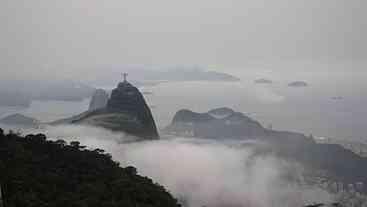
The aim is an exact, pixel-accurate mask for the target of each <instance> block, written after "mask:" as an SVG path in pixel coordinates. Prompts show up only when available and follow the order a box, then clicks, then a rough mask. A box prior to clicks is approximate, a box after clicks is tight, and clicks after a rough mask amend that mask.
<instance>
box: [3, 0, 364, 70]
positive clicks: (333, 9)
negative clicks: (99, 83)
mask: <svg viewBox="0 0 367 207" xmlns="http://www.w3.org/2000/svg"><path fill="white" fill-rule="evenodd" d="M366 11H367V1H366V0H181V1H178V0H146V1H142V0H103V1H102V0H60V1H56V0H33V1H30V0H2V1H0V26H1V35H0V58H1V59H0V72H1V76H2V77H5V76H7V75H9V74H13V75H14V74H16V75H18V76H20V75H23V76H25V77H31V76H34V77H41V76H47V75H57V76H66V77H67V76H74V75H75V76H80V75H85V74H86V73H85V72H86V71H92V68H98V67H100V66H105V65H108V66H123V65H135V64H138V65H198V66H202V67H209V68H215V69H216V70H221V71H226V70H233V69H238V70H240V69H246V66H247V65H248V62H249V61H253V60H256V61H271V60H278V59H282V60H295V59H296V60H313V61H320V60H321V61H326V62H328V61H329V62H333V61H336V60H337V61H352V62H353V61H365V60H366V59H367V41H366V37H367V20H366V19H367V12H366ZM301 69H302V68H301ZM301 69H300V70H301ZM55 71H57V72H55ZM99 72H102V71H101V70H100V71H99ZM103 72H105V71H103ZM66 74H67V75H66ZM93 74H94V73H89V74H88V75H93Z"/></svg>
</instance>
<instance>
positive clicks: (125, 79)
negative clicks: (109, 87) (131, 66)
mask: <svg viewBox="0 0 367 207" xmlns="http://www.w3.org/2000/svg"><path fill="white" fill-rule="evenodd" d="M123 76H124V82H127V76H128V74H127V73H123Z"/></svg>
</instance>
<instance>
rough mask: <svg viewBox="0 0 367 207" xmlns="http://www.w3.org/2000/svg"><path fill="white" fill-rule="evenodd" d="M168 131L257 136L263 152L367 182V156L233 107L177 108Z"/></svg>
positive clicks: (348, 180)
mask: <svg viewBox="0 0 367 207" xmlns="http://www.w3.org/2000/svg"><path fill="white" fill-rule="evenodd" d="M164 132H165V133H167V134H172V135H178V136H184V137H198V138H206V139H216V140H227V139H235V140H258V141H260V142H261V143H264V145H257V147H255V149H257V150H258V152H259V153H261V154H263V153H264V154H268V153H271V154H276V155H278V156H281V157H283V158H286V159H289V160H293V161H297V162H299V163H302V164H303V165H305V166H309V167H311V168H313V169H318V170H321V171H326V172H327V174H328V175H329V177H331V178H332V179H335V180H337V181H340V182H344V183H345V184H349V183H357V182H363V183H365V184H367V176H366V175H367V158H363V157H361V156H359V155H357V154H355V153H353V152H352V151H350V150H348V149H345V148H343V147H342V146H340V145H336V144H318V143H316V142H315V140H314V139H313V137H307V136H305V135H304V134H301V133H296V132H289V131H276V130H271V129H266V128H264V127H263V126H262V125H261V124H260V123H259V122H257V121H256V120H254V119H251V118H250V117H247V116H245V115H244V114H242V113H240V112H235V111H234V110H232V109H230V108H218V109H213V110H210V111H208V112H206V113H196V112H193V111H190V110H187V109H184V110H180V111H178V112H177V113H176V114H175V116H174V118H173V120H172V123H171V124H170V125H169V126H167V127H166V128H165V129H164ZM364 191H365V192H367V188H365V189H364Z"/></svg>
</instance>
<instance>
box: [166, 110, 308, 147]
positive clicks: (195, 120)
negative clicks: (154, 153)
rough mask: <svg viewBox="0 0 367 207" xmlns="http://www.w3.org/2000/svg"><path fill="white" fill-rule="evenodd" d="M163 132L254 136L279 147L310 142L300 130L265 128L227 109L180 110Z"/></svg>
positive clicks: (302, 144)
mask: <svg viewBox="0 0 367 207" xmlns="http://www.w3.org/2000/svg"><path fill="white" fill-rule="evenodd" d="M164 132H166V133H168V134H172V135H179V136H185V137H199V138H207V139H239V140H246V139H257V140H263V141H266V142H268V143H271V144H273V145H278V146H279V147H280V148H287V147H291V148H295V147H296V148H297V146H304V145H309V144H313V143H314V140H313V139H311V138H309V137H306V136H305V135H303V134H301V133H295V132H288V131H275V130H270V129H266V128H264V127H263V126H262V125H261V124H260V123H259V122H258V121H256V120H254V119H251V118H250V117H248V116H246V115H244V114H242V113H240V112H235V111H234V110H232V109H230V108H217V109H213V110H210V111H208V112H206V113H196V112H192V111H190V110H187V109H184V110H180V111H178V112H177V113H176V115H175V116H174V118H173V121H172V123H171V124H170V125H169V126H168V127H166V128H165V130H164Z"/></svg>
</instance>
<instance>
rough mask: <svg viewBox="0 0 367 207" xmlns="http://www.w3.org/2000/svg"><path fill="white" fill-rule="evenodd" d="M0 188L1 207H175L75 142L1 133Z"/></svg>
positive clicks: (160, 192)
mask: <svg viewBox="0 0 367 207" xmlns="http://www.w3.org/2000/svg"><path fill="white" fill-rule="evenodd" d="M0 179H1V180H0V182H1V189H2V195H3V203H4V206H5V207H19V206H22V207H28V206H29V207H46V206H47V207H65V206H68V207H79V206H80V207H101V206H103V207H114V206H119V207H121V206H124V207H130V206H131V207H166V206H167V207H168V206H169V207H174V206H180V205H179V204H178V202H177V200H176V199H175V198H173V197H172V196H171V195H170V194H169V193H168V192H167V191H166V190H165V189H164V188H163V187H162V186H160V185H158V184H157V183H154V182H153V181H152V180H151V179H149V178H147V177H142V176H140V175H138V174H137V171H136V169H135V168H134V167H125V168H123V167H120V166H119V163H117V162H115V161H113V160H112V159H111V156H110V155H109V154H106V153H105V152H104V151H103V150H101V149H95V150H89V149H86V147H85V146H81V145H80V143H79V142H71V143H70V144H67V143H66V142H65V141H63V140H57V141H51V140H47V139H46V136H45V135H43V134H37V135H27V136H20V135H17V134H14V133H9V134H4V132H3V130H1V129H0Z"/></svg>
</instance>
